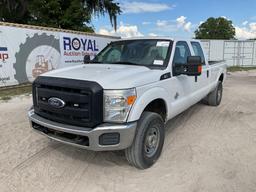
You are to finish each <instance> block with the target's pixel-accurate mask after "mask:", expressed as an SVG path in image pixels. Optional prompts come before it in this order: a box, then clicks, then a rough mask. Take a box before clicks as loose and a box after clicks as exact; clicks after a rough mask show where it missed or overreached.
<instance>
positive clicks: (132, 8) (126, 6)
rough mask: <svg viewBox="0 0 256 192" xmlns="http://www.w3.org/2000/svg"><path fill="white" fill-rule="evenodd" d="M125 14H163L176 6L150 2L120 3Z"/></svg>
mask: <svg viewBox="0 0 256 192" xmlns="http://www.w3.org/2000/svg"><path fill="white" fill-rule="evenodd" d="M120 6H121V9H122V11H123V13H144V12H155V13H156V12H161V11H166V10H170V9H172V8H174V7H175V6H174V5H168V4H164V3H148V2H137V1H133V2H128V1H123V2H121V3H120Z"/></svg>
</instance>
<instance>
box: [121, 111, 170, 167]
mask: <svg viewBox="0 0 256 192" xmlns="http://www.w3.org/2000/svg"><path fill="white" fill-rule="evenodd" d="M152 130H154V131H155V132H156V133H155V132H154V131H153V132H152ZM151 132H152V134H151ZM156 138H157V139H156ZM164 138H165V130H164V121H163V119H162V117H161V116H160V115H159V114H157V113H153V112H143V113H142V115H141V118H140V120H139V121H138V126H137V131H136V135H135V138H134V140H133V143H132V145H131V146H130V147H129V148H127V149H125V156H126V159H127V160H128V162H129V163H130V164H131V165H133V166H134V167H136V168H138V169H146V168H149V167H151V166H152V165H153V164H154V163H155V162H156V161H157V159H158V158H159V157H160V155H161V152H162V149H163V144H164ZM155 139H156V140H155ZM149 142H150V143H149ZM150 144H152V146H151V145H150ZM154 145H156V146H155V147H154ZM151 147H152V148H151Z"/></svg>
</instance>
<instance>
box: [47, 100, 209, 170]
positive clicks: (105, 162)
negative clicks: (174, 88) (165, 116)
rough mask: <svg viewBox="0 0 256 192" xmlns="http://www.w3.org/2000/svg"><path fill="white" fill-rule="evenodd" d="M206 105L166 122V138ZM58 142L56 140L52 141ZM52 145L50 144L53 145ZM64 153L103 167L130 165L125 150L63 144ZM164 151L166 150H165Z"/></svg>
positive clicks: (198, 106)
mask: <svg viewBox="0 0 256 192" xmlns="http://www.w3.org/2000/svg"><path fill="white" fill-rule="evenodd" d="M202 107H205V105H203V104H201V103H197V104H195V105H193V106H192V107H190V108H189V109H187V110H186V111H184V112H182V113H181V114H179V115H177V116H176V117H174V118H173V119H171V120H169V121H168V122H167V123H166V126H165V127H166V130H165V131H166V135H165V139H166V140H168V138H169V136H170V134H172V133H174V131H175V130H176V129H177V128H182V127H183V125H184V124H185V123H186V122H188V121H189V120H190V119H191V118H193V114H195V113H200V109H201V108H202ZM174 134H175V133H174ZM51 142H53V143H56V142H55V141H51ZM51 146H52V145H49V147H51ZM55 150H57V151H58V152H60V153H62V154H63V155H64V156H67V157H69V158H72V159H74V160H75V161H84V162H86V163H88V164H93V165H96V166H101V167H117V166H120V167H130V166H129V164H128V162H127V161H126V158H125V155H124V151H100V152H94V151H89V150H85V149H79V148H75V147H72V146H69V145H64V144H63V145H62V146H61V147H59V148H57V149H55ZM163 152H164V151H163Z"/></svg>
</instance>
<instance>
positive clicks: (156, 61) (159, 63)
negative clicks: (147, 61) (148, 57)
mask: <svg viewBox="0 0 256 192" xmlns="http://www.w3.org/2000/svg"><path fill="white" fill-rule="evenodd" d="M153 64H154V65H163V64H164V61H163V60H154V63H153Z"/></svg>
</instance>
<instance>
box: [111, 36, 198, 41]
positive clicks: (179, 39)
mask: <svg viewBox="0 0 256 192" xmlns="http://www.w3.org/2000/svg"><path fill="white" fill-rule="evenodd" d="M140 39H159V40H171V41H192V40H193V41H196V42H199V40H197V39H188V38H172V37H168V36H143V37H131V38H122V39H117V40H115V41H127V40H140Z"/></svg>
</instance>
